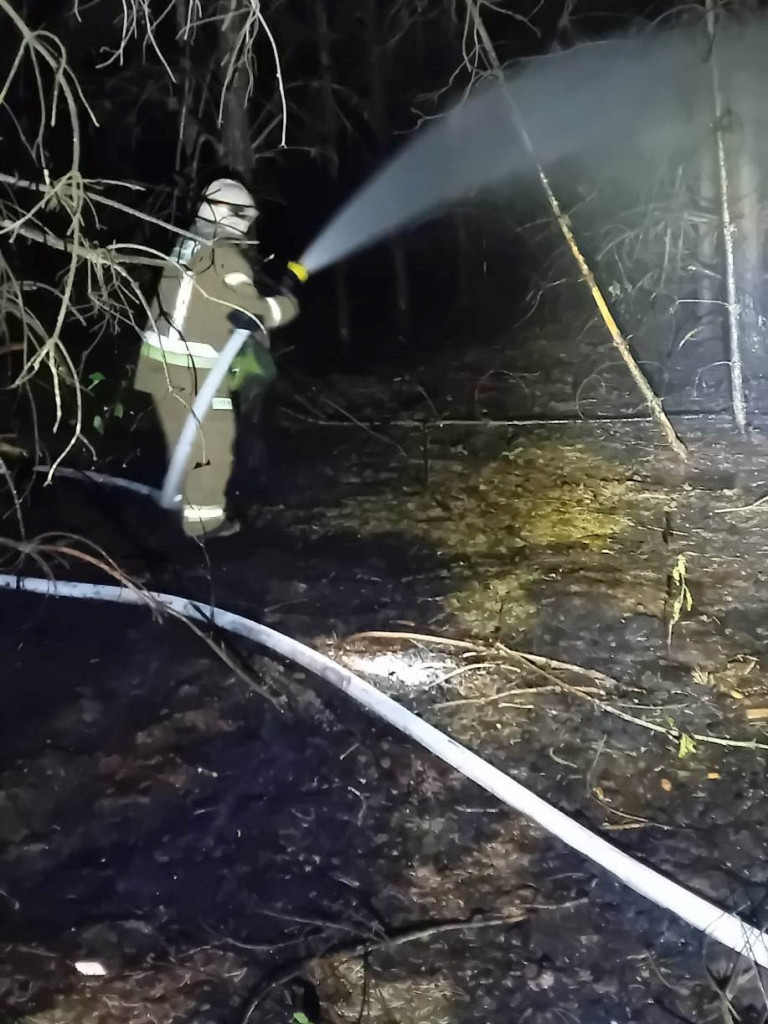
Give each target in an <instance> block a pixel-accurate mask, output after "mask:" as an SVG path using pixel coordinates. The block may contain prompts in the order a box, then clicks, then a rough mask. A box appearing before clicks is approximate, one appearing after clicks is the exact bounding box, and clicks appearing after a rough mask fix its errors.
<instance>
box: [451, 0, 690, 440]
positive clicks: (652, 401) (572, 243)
mask: <svg viewBox="0 0 768 1024" xmlns="http://www.w3.org/2000/svg"><path fill="white" fill-rule="evenodd" d="M467 5H468V8H469V12H470V15H471V17H472V20H473V22H474V25H475V30H476V32H477V35H478V38H479V39H480V41H481V42H482V45H483V49H484V50H485V53H486V56H487V59H488V63H489V65H490V67H491V72H492V74H493V76H494V77H495V78H497V79H498V81H499V83H500V84H501V86H502V87H503V88H505V86H506V82H505V78H504V69H503V68H502V66H501V62H500V60H499V58H498V55H497V53H496V48H495V47H494V45H493V43H492V42H491V37H490V36H489V35H488V31H487V29H486V27H485V24H484V22H483V19H482V18H481V16H480V11H479V9H478V5H477V0H467ZM504 95H505V96H506V97H507V100H508V104H509V111H510V115H511V117H512V120H513V122H514V124H515V126H516V128H517V129H518V131H519V132H520V135H521V137H522V139H523V143H524V144H525V147H526V149H527V150H528V152H529V154H530V155H531V158H532V159H533V161H534V163H535V165H536V170H537V172H538V175H539V181H540V182H541V185H542V188H543V189H544V192H545V194H546V197H547V201H548V202H549V205H550V207H551V209H552V213H553V214H554V216H555V220H556V221H557V223H558V225H559V226H560V230H561V231H562V233H563V237H564V238H565V241H566V242H567V244H568V248H569V249H570V251H571V253H572V255H573V257H574V259H575V260H576V263H577V264H578V266H579V270H580V271H581V273H582V276H583V278H584V280H585V281H586V283H587V285H588V287H589V290H590V293H591V295H592V299H593V301H594V303H595V305H596V306H597V309H598V312H599V313H600V316H601V317H602V320H603V323H604V324H605V326H606V327H607V329H608V333H609V334H610V336H611V341H612V342H613V344H614V346H615V347H616V349H617V351H618V353H619V355H620V356H621V358H622V360H623V361H624V364H625V365H626V367H627V369H628V370H629V372H630V374H631V375H632V379H633V380H634V382H635V384H636V385H637V387H638V389H639V391H640V393H641V394H642V396H643V398H644V399H645V402H646V404H647V406H648V409H649V411H650V413H651V416H652V417H653V418H654V420H655V421H656V423H657V424H658V426H659V427H660V428H661V430H662V432H663V433H664V435H665V437H666V439H667V441H668V442H669V446H670V447H671V448H672V450H673V451H674V452H675V454H676V455H677V456H679V458H681V459H683V460H686V459H687V458H688V452H687V449H686V447H685V445H684V444H683V442H682V441H681V440H680V438H679V437H678V436H677V433H676V432H675V428H674V427H673V426H672V423H671V422H670V420H669V417H668V416H667V414H666V412H665V411H664V407H663V406H662V404H661V400H660V399H659V397H658V396H657V395H656V393H655V392H654V390H653V388H652V387H651V384H650V381H649V380H648V378H647V377H646V376H645V374H644V373H643V371H642V370H641V369H640V366H639V365H638V363H637V360H636V359H635V357H634V356H633V355H632V351H631V349H630V347H629V343H628V342H627V339H626V338H625V337H624V335H623V334H622V333H621V330H620V328H619V325H618V324H617V323H616V320H615V319H614V316H613V314H612V313H611V310H610V308H609V307H608V303H607V302H606V300H605V297H604V295H603V293H602V291H601V290H600V287H599V285H598V283H597V281H596V280H595V275H594V274H593V273H592V270H591V269H590V266H589V264H588V263H587V261H586V259H585V258H584V255H583V253H582V252H581V249H580V248H579V246H578V243H577V241H576V238H575V236H574V234H573V231H572V229H571V224H570V221H569V219H568V217H567V216H566V214H564V213H563V211H562V209H561V207H560V203H559V201H558V199H557V196H556V195H555V193H554V192H553V191H552V186H551V185H550V183H549V179H548V178H547V176H546V174H545V173H544V169H543V168H542V166H541V164H540V163H539V161H538V159H537V157H536V154H535V152H534V149H533V144H532V143H531V140H530V136H529V135H528V132H527V131H526V128H525V125H524V124H523V121H522V118H521V116H520V113H519V111H518V110H517V107H516V106H515V105H514V102H513V100H512V98H511V96H509V94H508V92H507V91H506V88H505V92H504Z"/></svg>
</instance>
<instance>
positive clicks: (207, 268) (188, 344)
mask: <svg viewBox="0 0 768 1024" xmlns="http://www.w3.org/2000/svg"><path fill="white" fill-rule="evenodd" d="M233 309H235V310H241V311H245V312H247V313H250V314H252V315H253V316H255V317H256V318H257V319H258V321H259V322H260V323H261V324H262V326H263V327H264V329H265V331H269V330H272V329H273V328H275V327H282V326H283V325H284V324H287V323H289V322H290V321H291V320H293V319H294V317H295V316H296V315H297V313H298V303H297V302H296V300H295V299H294V298H293V297H292V296H289V295H275V296H264V295H262V294H261V293H260V292H259V291H258V290H257V288H256V286H255V285H254V283H253V270H252V268H251V265H250V263H249V262H248V260H247V259H246V256H245V254H244V249H243V247H242V246H241V245H238V244H237V242H236V241H234V240H232V239H229V238H226V239H220V240H212V241H210V242H196V241H195V240H194V239H190V238H184V239H181V240H180V241H179V243H178V244H177V245H176V247H175V249H174V251H173V254H172V255H171V258H170V261H169V263H168V265H167V266H166V267H165V269H164V271H163V275H162V277H161V280H160V285H159V287H158V291H157V296H156V298H155V299H154V301H153V302H152V304H151V306H150V318H149V322H148V323H147V326H146V328H145V330H144V332H143V336H142V337H143V343H142V348H141V356H140V359H139V365H138V367H137V371H136V378H135V387H136V388H137V389H138V390H139V391H150V392H151V391H152V389H153V387H155V386H156V383H155V382H156V380H157V375H156V373H153V372H152V371H151V368H150V366H149V365H148V364H151V363H154V362H156V361H160V362H164V363H165V364H166V365H168V366H183V367H186V368H188V369H191V370H193V371H195V372H200V371H202V372H203V373H204V372H206V371H207V370H209V369H210V368H211V367H212V366H213V364H214V363H215V362H216V359H217V357H218V355H219V353H220V352H221V350H222V349H223V348H224V346H225V344H226V343H227V341H228V339H229V337H230V335H231V334H232V331H233V327H232V325H231V324H230V322H229V320H228V319H227V317H228V315H229V314H230V313H231V312H232V310H233ZM264 340H265V341H266V338H265V339H264ZM254 348H256V347H254ZM257 348H258V349H259V350H261V351H262V352H264V353H265V355H266V356H267V357H268V356H269V353H268V352H267V351H266V350H265V349H264V347H263V346H262V345H258V346H257ZM256 362H257V363H258V362H259V360H258V359H257V361H256ZM262 362H263V360H262ZM241 363H242V372H241V373H240V374H236V373H235V374H233V375H230V378H231V379H230V386H231V387H232V386H239V384H240V383H242V378H243V377H244V376H246V375H247V374H248V373H253V372H259V371H258V369H257V367H256V365H255V364H254V361H253V358H252V354H251V355H249V354H248V352H247V351H246V352H243V353H242V356H241ZM267 364H268V365H269V366H270V367H271V369H270V371H269V373H270V374H271V375H272V376H273V375H274V367H273V365H272V362H271V358H269V359H267V360H266V363H265V369H267ZM233 368H234V369H235V370H237V364H233ZM238 378H240V379H239V380H238ZM235 381H237V384H234V382H235Z"/></svg>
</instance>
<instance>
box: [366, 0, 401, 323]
mask: <svg viewBox="0 0 768 1024" xmlns="http://www.w3.org/2000/svg"><path fill="white" fill-rule="evenodd" d="M366 27H367V30H368V61H369V67H370V95H371V123H372V124H373V128H374V132H375V134H376V138H377V141H378V143H379V147H380V149H383V148H384V145H385V143H386V140H387V139H388V137H389V117H388V115H387V107H386V101H385V94H384V87H385V73H384V61H383V54H384V53H385V51H384V49H383V42H382V38H381V36H382V33H381V31H380V28H379V0H368V10H367V14H366ZM388 246H389V251H390V253H391V254H392V273H393V277H394V285H395V311H396V315H397V320H396V322H397V329H398V334H399V336H400V340H401V341H407V339H408V335H409V333H410V331H409V328H410V324H409V310H410V287H409V283H408V264H407V259H406V254H405V248H404V246H403V243H402V240H401V239H400V238H398V237H394V238H392V239H390V240H389V242H388Z"/></svg>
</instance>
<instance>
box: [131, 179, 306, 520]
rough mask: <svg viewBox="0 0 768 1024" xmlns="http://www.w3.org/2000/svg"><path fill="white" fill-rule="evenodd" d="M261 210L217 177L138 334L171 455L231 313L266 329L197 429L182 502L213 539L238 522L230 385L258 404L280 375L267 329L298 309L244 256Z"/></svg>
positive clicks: (138, 382) (139, 379)
mask: <svg viewBox="0 0 768 1024" xmlns="http://www.w3.org/2000/svg"><path fill="white" fill-rule="evenodd" d="M257 216H258V211H257V209H256V204H255V201H254V199H253V196H252V195H251V194H250V192H249V191H248V190H247V189H246V188H245V187H244V186H243V185H241V184H240V183H239V182H238V181H234V180H232V179H230V178H219V179H217V180H216V181H214V182H212V183H211V184H210V185H209V186H208V188H207V189H206V190H205V193H204V195H203V198H202V202H201V204H200V208H199V209H198V212H197V217H196V219H195V222H194V224H193V225H192V228H191V230H190V234H191V235H194V236H195V238H190V237H186V236H185V237H182V238H179V240H178V242H177V244H176V247H175V248H174V250H173V253H172V256H171V259H170V260H169V263H168V265H167V267H166V268H165V269H164V272H163V275H162V278H161V280H160V284H159V288H158V293H157V296H156V298H155V299H154V301H153V302H152V304H151V307H150V318H149V322H148V324H147V326H146V328H145V330H144V332H143V334H142V347H141V354H140V357H139V364H138V367H137V369H136V376H135V379H134V386H135V388H136V390H137V391H141V392H144V393H146V394H147V395H149V396H150V397H151V399H152V403H153V406H154V408H155V411H156V413H157V416H158V419H159V421H160V426H161V429H162V432H163V435H164V437H165V444H166V452H167V454H168V455H170V453H171V452H172V451H173V449H174V448H175V446H176V442H177V441H178V439H179V435H180V434H181V431H182V428H183V426H184V423H185V422H186V419H187V416H188V415H189V411H190V409H191V406H192V403H193V402H194V400H195V395H196V394H197V392H198V391H199V389H200V387H201V385H202V382H203V381H204V379H205V376H206V374H207V373H208V371H209V370H210V369H211V367H212V366H213V365H214V364H215V362H216V360H217V357H218V355H219V353H220V351H221V350H222V348H223V347H224V346H225V344H226V342H227V341H228V339H229V337H230V336H231V334H232V330H233V327H232V322H231V321H230V319H229V317H230V316H231V315H232V314H233V312H234V311H237V312H238V313H239V314H240V315H241V318H242V314H243V313H247V314H249V316H250V317H253V318H255V322H254V326H256V325H260V327H261V329H256V330H255V331H254V333H252V334H251V336H250V338H249V340H248V342H247V343H246V345H245V346H244V348H243V349H242V350H241V352H240V354H239V355H238V356H237V357H236V359H235V362H234V363H233V364H232V369H231V371H230V373H229V375H228V379H226V378H225V381H224V383H223V384H222V386H221V387H220V388H219V389H218V393H217V394H216V396H215V397H214V398H213V401H212V403H211V407H210V409H209V410H208V412H207V414H206V418H205V420H204V422H203V423H202V425H201V427H200V429H199V430H198V432H197V437H196V441H195V447H194V448H193V451H192V454H191V457H190V459H189V462H188V463H187V471H186V475H185V478H184V484H183V495H182V509H181V515H182V524H183V528H184V532H185V533H186V534H187V535H188V536H191V537H200V538H204V539H210V538H212V537H217V536H224V535H227V534H230V533H234V532H236V531H237V529H238V527H239V524H238V522H237V520H236V518H234V516H233V515H232V514H231V513H230V509H229V507H228V500H227V499H228V487H229V484H230V478H231V476H232V469H233V458H234V451H233V449H234V442H235V434H236V419H235V409H234V407H233V393H235V392H241V393H242V392H244V393H246V394H247V396H248V400H247V403H243V404H247V406H248V407H249V408H250V409H254V408H258V406H259V405H260V398H261V397H263V395H264V393H265V392H266V390H267V389H268V388H269V385H270V383H271V382H272V381H273V380H274V377H275V364H274V361H273V359H272V356H271V354H270V350H269V335H268V333H267V332H268V331H270V330H272V329H274V328H275V327H282V326H283V325H284V324H287V323H289V322H290V321H291V320H293V319H294V317H295V316H296V315H297V314H298V311H299V308H298V303H297V301H296V299H295V298H294V297H293V295H291V294H290V293H288V292H284V293H282V294H279V293H278V294H268V295H263V294H261V292H260V291H259V290H258V289H257V287H256V285H255V284H254V270H253V267H252V266H251V263H250V262H249V260H248V258H247V255H246V253H247V248H246V247H247V246H248V245H249V244H251V245H252V243H249V242H247V241H246V238H247V235H248V232H249V230H250V229H251V227H252V225H253V223H254V221H255V220H256V217H257ZM264 290H265V291H267V290H269V291H277V290H276V289H264ZM228 513H230V514H228Z"/></svg>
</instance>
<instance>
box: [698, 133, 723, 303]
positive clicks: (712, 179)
mask: <svg viewBox="0 0 768 1024" xmlns="http://www.w3.org/2000/svg"><path fill="white" fill-rule="evenodd" d="M699 168H700V177H699V202H700V207H701V210H700V212H701V216H702V220H701V222H700V224H699V228H698V231H697V244H696V259H697V263H698V270H697V274H696V298H697V299H698V316H699V321H700V322H701V323H705V322H708V323H711V322H712V321H713V320H717V321H720V319H721V317H720V310H719V307H717V306H716V305H715V303H716V302H717V300H718V299H719V298H720V282H719V281H718V279H717V276H716V274H715V267H716V264H717V240H718V227H717V221H716V220H715V211H716V210H717V207H718V193H717V168H716V164H715V159H714V153H704V154H702V156H701V159H700V162H699Z"/></svg>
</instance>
